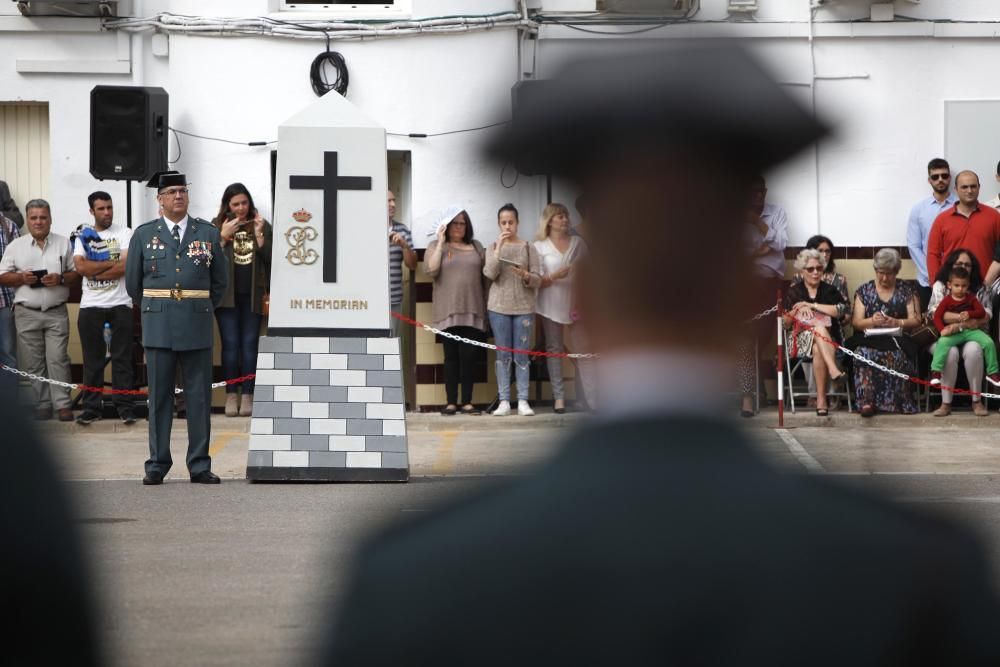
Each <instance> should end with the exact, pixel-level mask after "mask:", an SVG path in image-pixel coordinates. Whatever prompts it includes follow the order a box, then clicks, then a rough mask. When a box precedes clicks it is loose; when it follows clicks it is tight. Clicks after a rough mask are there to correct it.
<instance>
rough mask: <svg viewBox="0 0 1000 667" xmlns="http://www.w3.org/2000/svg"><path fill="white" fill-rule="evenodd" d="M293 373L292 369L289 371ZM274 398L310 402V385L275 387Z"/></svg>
mask: <svg viewBox="0 0 1000 667" xmlns="http://www.w3.org/2000/svg"><path fill="white" fill-rule="evenodd" d="M288 372H289V373H291V371H288ZM274 400H276V401H301V402H302V403H308V402H309V387H275V388H274Z"/></svg>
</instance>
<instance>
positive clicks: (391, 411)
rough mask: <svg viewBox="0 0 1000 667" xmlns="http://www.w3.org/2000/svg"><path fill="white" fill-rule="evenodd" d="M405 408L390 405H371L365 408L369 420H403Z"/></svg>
mask: <svg viewBox="0 0 1000 667" xmlns="http://www.w3.org/2000/svg"><path fill="white" fill-rule="evenodd" d="M405 416H406V415H405V414H403V406H402V405H399V404H395V405H393V404H390V403H369V404H368V406H367V407H366V408H365V417H367V418H368V419H403V418H404V417H405Z"/></svg>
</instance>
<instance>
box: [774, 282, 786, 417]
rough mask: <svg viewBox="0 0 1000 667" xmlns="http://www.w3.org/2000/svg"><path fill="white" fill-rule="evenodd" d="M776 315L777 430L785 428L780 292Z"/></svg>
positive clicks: (783, 349) (783, 347) (783, 355)
mask: <svg viewBox="0 0 1000 667" xmlns="http://www.w3.org/2000/svg"><path fill="white" fill-rule="evenodd" d="M776 307H777V311H776V312H777V313H778V317H777V320H778V428H785V379H784V375H785V374H784V370H783V369H784V368H785V337H784V335H783V334H784V331H783V330H782V329H783V327H782V321H781V290H778V300H777V302H776Z"/></svg>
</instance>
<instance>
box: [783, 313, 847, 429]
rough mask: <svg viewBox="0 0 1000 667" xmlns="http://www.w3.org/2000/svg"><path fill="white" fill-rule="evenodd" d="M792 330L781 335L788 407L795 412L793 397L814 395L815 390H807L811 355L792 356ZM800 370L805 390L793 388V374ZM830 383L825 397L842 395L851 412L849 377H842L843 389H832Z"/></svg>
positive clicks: (838, 351) (837, 353)
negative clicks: (782, 337) (783, 341)
mask: <svg viewBox="0 0 1000 667" xmlns="http://www.w3.org/2000/svg"><path fill="white" fill-rule="evenodd" d="M792 333H793V332H790V331H787V330H784V331H783V332H782V335H783V336H784V337H785V376H786V377H787V382H788V394H787V395H788V407H790V408H791V410H792V414H794V413H795V399H796V398H797V397H805V398H811V397H814V396H816V392H815V391H810V390H809V378H810V377H811V376H812V372H813V370H812V357H803V356H796V357H792V340H791V334H792ZM836 356H837V358H838V359H840V358H842V357H843V353H842V352H841V351H840V350H837V352H836ZM799 370H801V371H802V375H803V378H804V381H805V391H801V390H800V391H796V390H795V378H794V374H795V372H796V371H799ZM830 386H831V383H830V381H827V390H826V397H827V398H828V399H829V398H831V397H834V396H843V397H844V398H846V399H847V411H848V412H851V411H853V410H854V408H853V407H852V405H851V385H850V377H849V376H847V377H845V378H844V389H843V391H834V390H833V389H831V388H830Z"/></svg>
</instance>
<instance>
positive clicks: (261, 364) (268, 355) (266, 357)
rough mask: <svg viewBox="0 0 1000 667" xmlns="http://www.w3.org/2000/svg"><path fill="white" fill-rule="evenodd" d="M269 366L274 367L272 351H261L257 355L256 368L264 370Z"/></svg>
mask: <svg viewBox="0 0 1000 667" xmlns="http://www.w3.org/2000/svg"><path fill="white" fill-rule="evenodd" d="M269 368H274V353H273V352H261V353H259V354H258V355H257V370H258V371H260V370H266V369H269Z"/></svg>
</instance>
